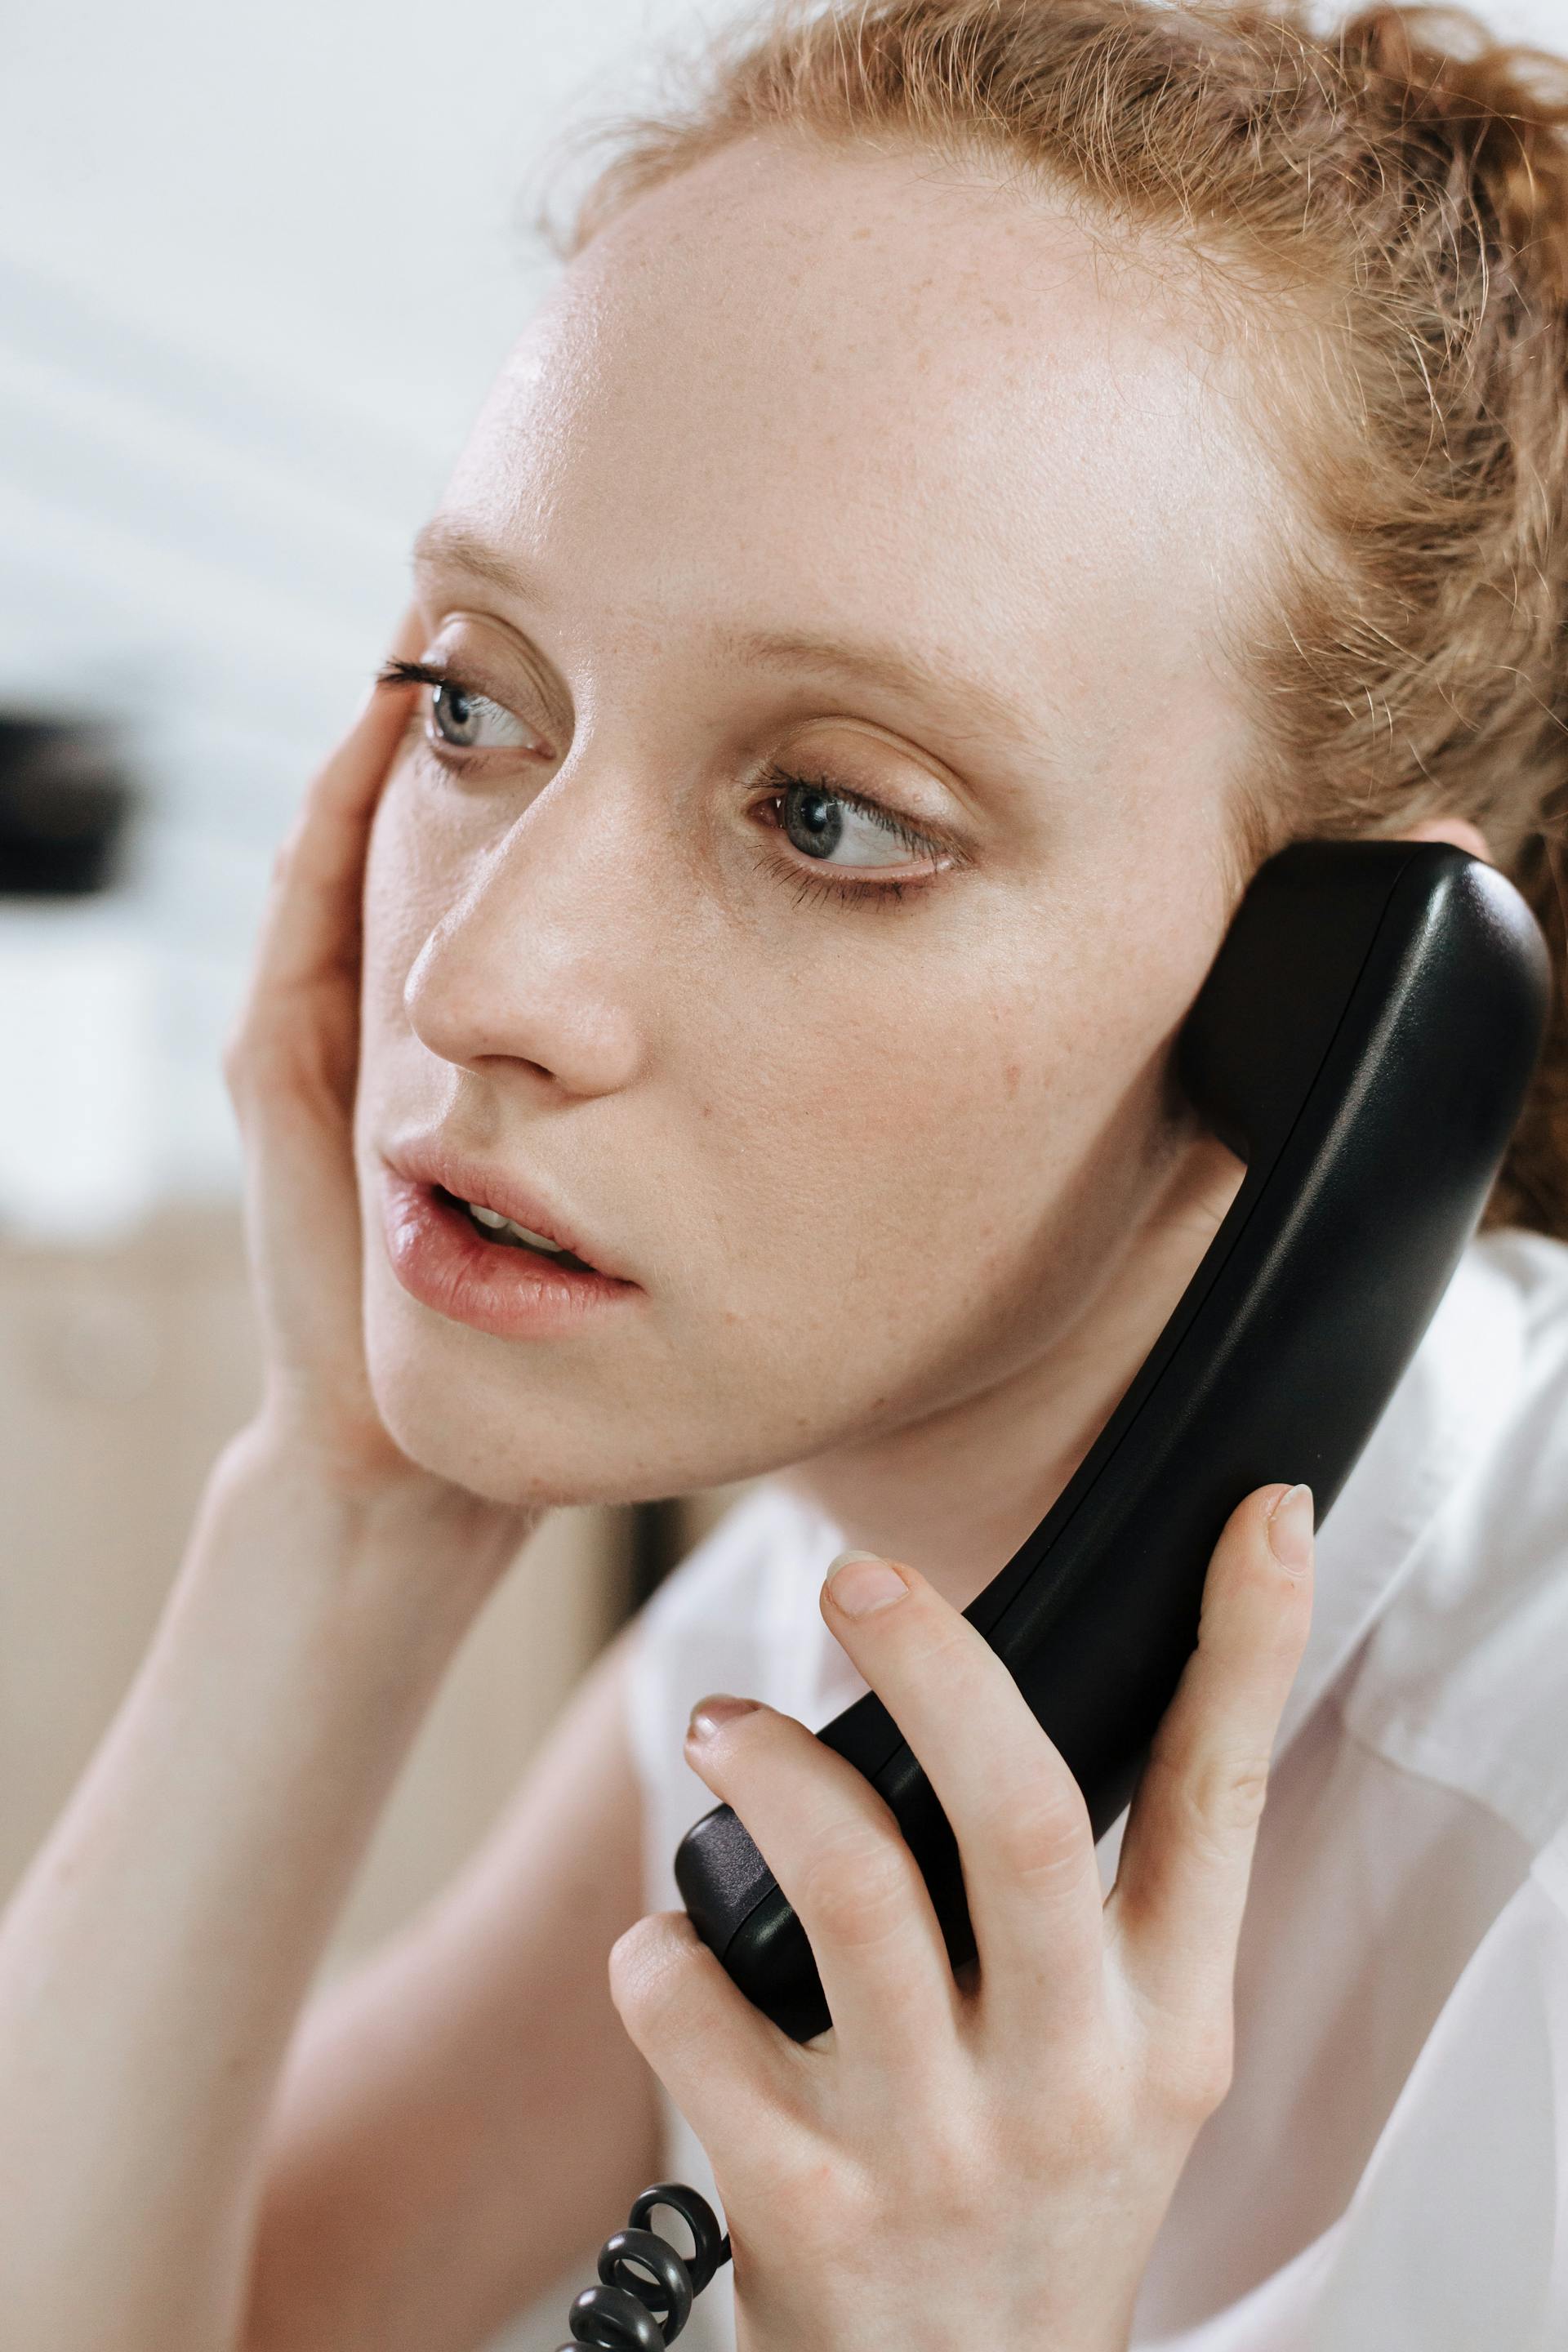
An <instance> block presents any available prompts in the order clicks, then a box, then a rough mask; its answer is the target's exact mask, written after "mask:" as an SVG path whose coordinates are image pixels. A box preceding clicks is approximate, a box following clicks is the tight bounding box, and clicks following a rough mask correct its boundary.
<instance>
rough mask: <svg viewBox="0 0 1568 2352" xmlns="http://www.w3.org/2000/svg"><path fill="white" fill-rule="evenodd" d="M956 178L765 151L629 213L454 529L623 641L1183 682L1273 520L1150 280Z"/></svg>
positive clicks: (462, 499)
mask: <svg viewBox="0 0 1568 2352" xmlns="http://www.w3.org/2000/svg"><path fill="white" fill-rule="evenodd" d="M1168 280H1169V285H1170V299H1163V296H1162V292H1161V289H1162V284H1163V282H1164V281H1163V280H1162V278H1161V274H1160V271H1159V268H1158V265H1157V263H1156V265H1155V266H1154V268H1152V269H1151V268H1148V267H1144V266H1135V267H1133V268H1131V269H1130V268H1129V266H1128V263H1127V261H1126V260H1125V258H1124V257H1122V255H1121V253H1119V252H1118V251H1117V250H1116V249H1115V248H1113V247H1110V245H1109V244H1108V242H1107V240H1106V238H1105V237H1104V236H1102V235H1100V234H1098V233H1096V232H1094V231H1093V230H1091V229H1090V228H1089V226H1086V225H1085V224H1084V223H1083V222H1081V221H1079V220H1078V219H1075V217H1074V215H1073V213H1072V211H1071V209H1070V207H1069V205H1068V203H1067V202H1066V201H1065V200H1063V201H1055V202H1053V201H1052V200H1051V199H1050V198H1049V197H1048V196H1047V195H1045V194H1041V193H1038V192H1031V193H1030V194H1027V195H1026V194H1021V193H1019V192H1018V191H1017V190H1016V188H1013V187H1010V186H1008V185H1005V184H1003V183H1002V180H1001V175H1000V173H998V174H996V175H995V176H994V177H992V178H987V177H986V176H985V175H984V173H983V172H982V171H981V169H980V168H979V167H978V166H977V167H975V168H973V170H972V169H971V168H969V167H968V166H963V167H961V166H958V165H954V164H950V163H943V162H942V161H940V160H938V159H936V158H934V157H927V156H924V155H917V154H914V153H897V152H879V151H874V150H870V149H868V148H859V147H855V148H847V149H829V148H826V147H824V146H823V145H821V144H820V143H819V142H815V141H785V140H782V139H779V138H776V137H772V136H770V137H766V138H753V139H748V140H745V141H742V142H738V143H737V144H736V145H734V146H732V147H730V148H726V149H724V150H722V151H721V152H719V153H718V154H717V155H714V156H712V157H710V158H709V159H708V160H707V161H706V162H705V163H702V164H701V165H700V166H698V167H697V168H695V169H693V170H691V171H689V172H687V173H682V174H681V175H679V177H677V178H676V179H674V180H672V181H670V182H669V183H668V184H666V185H665V186H663V187H661V188H658V189H656V190H655V191H653V192H652V193H650V194H647V195H645V196H643V197H641V198H639V199H637V201H636V202H635V203H634V204H632V205H630V206H629V207H628V208H627V209H626V212H625V213H623V214H622V215H620V216H619V217H618V218H617V219H616V220H615V221H613V222H612V223H611V224H610V225H609V226H608V227H607V228H605V230H604V231H603V232H601V234H600V235H599V236H597V237H596V238H595V240H594V242H593V243H592V244H591V245H590V246H589V247H587V248H586V249H585V250H584V252H583V253H582V254H581V255H580V256H579V257H578V258H577V259H576V260H575V261H574V263H573V264H572V265H571V267H570V268H568V269H567V270H566V271H565V272H564V273H563V277H562V278H561V280H560V281H559V283H558V284H557V286H556V287H555V288H554V289H553V290H552V294H551V296H550V298H549V299H547V300H546V302H545V303H544V305H543V306H542V309H541V310H540V311H539V312H538V314H537V315H536V316H535V318H534V319H533V320H532V321H531V324H530V326H529V328H528V330H527V331H526V332H525V333H524V334H523V336H522V338H521V341H520V342H519V344H518V346H517V348H516V350H515V351H514V352H513V353H512V354H511V356H510V360H509V362H508V363H507V365H506V367H505V368H504V369H503V371H502V373H501V375H500V378H499V380H498V382H497V384H496V386H495V388H494V391H493V393H492V394H491V396H490V399H489V402H488V404H487V405H486V408H485V410H484V412H483V414H482V415H481V417H480V419H479V425H478V426H477V428H476V430H475V433H474V435H473V437H472V439H471V441H470V443H469V445H468V449H467V450H466V452H465V454H464V457H463V458H462V460H461V462H460V464H459V467H458V472H457V475H456V477H455V478H454V480H453V482H452V485H451V487H450V489H449V491H448V494H447V501H446V504H447V509H448V510H449V511H452V512H455V513H460V514H461V515H463V517H464V518H465V520H468V521H469V522H470V523H471V524H473V525H474V526H476V527H478V528H479V529H481V530H484V531H485V532H486V533H487V534H488V536H489V538H490V539H491V540H492V541H494V542H496V543H497V544H499V545H501V546H503V547H508V548H510V549H511V550H513V551H515V552H516V553H517V554H518V555H519V557H520V558H521V559H523V560H524V561H528V560H530V559H538V560H539V562H540V563H541V565H542V567H544V568H548V567H549V566H550V565H552V564H553V563H555V562H565V561H567V560H568V559H570V560H571V561H573V562H575V563H576V564H578V565H579V566H585V567H594V566H598V567H600V568H601V570H602V569H603V568H604V567H605V566H606V565H613V569H614V576H615V582H616V590H615V593H616V598H617V600H618V601H619V603H620V604H621V606H622V608H623V609H624V611H625V613H626V615H627V617H628V618H629V617H631V616H632V615H633V614H635V613H637V612H641V613H643V614H644V615H645V616H646V617H647V620H648V621H649V622H650V623H654V622H658V623H665V624H668V622H670V621H672V620H674V619H676V618H678V617H679V615H680V614H681V612H682V610H683V609H685V608H687V607H689V609H690V611H691V614H692V617H693V618H694V619H695V618H696V617H697V614H698V612H699V608H700V607H702V606H703V605H705V604H706V605H707V606H708V607H712V606H713V605H714V604H715V603H716V602H721V603H722V604H723V606H724V608H725V610H726V611H727V612H728V613H729V614H731V615H733V616H735V617H742V616H744V617H746V618H749V619H754V620H756V621H757V622H759V623H766V622H768V621H772V622H774V623H777V622H779V621H781V620H783V621H786V622H787V621H791V620H795V621H798V620H800V619H801V618H803V617H804V616H805V614H810V615H811V616H812V618H813V619H814V620H815V621H816V624H817V625H819V626H825V627H827V628H829V629H830V628H831V627H832V626H833V625H835V623H836V621H840V620H841V621H842V622H843V624H844V625H846V626H848V625H851V624H854V625H857V626H862V627H863V625H864V624H865V622H866V620H867V618H868V616H869V615H872V614H874V615H876V616H878V617H879V618H881V619H883V620H884V621H885V620H886V619H887V618H888V617H889V598H896V600H897V602H896V611H897V614H898V615H899V616H900V619H902V620H903V621H904V622H905V624H906V625H907V626H908V627H909V629H910V633H911V635H913V636H916V637H918V636H919V635H920V634H921V631H922V630H923V631H924V632H925V633H927V634H928V635H946V636H952V635H953V634H954V633H957V634H960V635H968V636H969V637H970V638H971V640H972V641H973V639H974V638H975V637H976V636H978V635H986V636H989V637H992V638H993V639H994V643H995V646H996V650H997V654H998V656H999V658H1001V659H1003V660H1005V661H1007V662H1014V661H1016V660H1017V659H1020V658H1025V659H1026V658H1029V657H1031V656H1043V655H1050V654H1052V653H1053V652H1054V653H1055V654H1057V655H1059V654H1061V652H1062V651H1063V650H1064V647H1065V646H1068V645H1069V644H1070V642H1071V641H1073V640H1075V639H1078V638H1084V637H1085V636H1086V635H1089V636H1093V635H1095V634H1096V633H1098V637H1099V640H1100V642H1101V645H1102V649H1103V641H1104V639H1105V636H1106V633H1107V632H1108V631H1109V632H1110V633H1111V637H1112V641H1113V645H1120V646H1122V647H1123V648H1124V649H1131V647H1132V646H1134V645H1136V646H1137V647H1138V649H1139V659H1140V660H1141V661H1142V662H1143V663H1145V664H1146V665H1152V666H1155V667H1158V666H1159V665H1160V664H1161V663H1162V662H1171V663H1182V662H1184V663H1186V664H1188V665H1189V666H1190V664H1191V661H1192V656H1193V648H1194V639H1195V638H1197V637H1198V636H1199V635H1201V634H1202V632H1203V631H1204V629H1205V625H1207V624H1208V623H1209V622H1210V621H1212V620H1213V619H1215V617H1216V616H1217V615H1218V613H1219V611H1220V608H1221V606H1222V604H1223V602H1224V593H1223V589H1222V585H1221V583H1224V582H1225V581H1226V579H1227V577H1228V576H1230V575H1231V574H1233V573H1234V572H1236V571H1237V566H1238V564H1239V562H1241V561H1242V560H1243V559H1244V558H1245V556H1246V555H1247V552H1248V551H1249V550H1250V546H1251V543H1252V541H1253V540H1254V539H1255V537H1256V536H1257V535H1258V530H1259V528H1260V525H1261V522H1262V519H1263V518H1264V517H1265V516H1266V515H1267V514H1268V508H1269V497H1270V493H1269V492H1268V489H1267V488H1265V486H1264V485H1263V483H1262V480H1261V476H1262V472H1263V468H1262V467H1261V465H1260V463H1259V461H1258V451H1257V449H1256V447H1255V445H1254V444H1253V441H1252V438H1251V436H1250V435H1249V434H1248V433H1247V431H1246V430H1245V429H1244V426H1243V425H1242V423H1241V419H1240V415H1239V413H1238V399H1237V394H1238V386H1237V381H1236V363H1235V362H1233V361H1232V360H1231V358H1230V356H1229V355H1228V354H1227V352H1226V351H1225V349H1224V348H1223V346H1219V345H1216V343H1215V338H1214V336H1213V334H1212V332H1211V331H1210V322H1209V319H1208V315H1207V314H1206V312H1205V309H1204V307H1203V306H1202V305H1201V304H1200V303H1199V302H1197V301H1196V300H1195V299H1194V298H1192V297H1191V296H1185V297H1184V295H1183V293H1182V291H1181V289H1180V287H1179V285H1178V284H1177V282H1176V278H1175V272H1174V264H1173V266H1172V269H1171V271H1170V272H1169V273H1168Z"/></svg>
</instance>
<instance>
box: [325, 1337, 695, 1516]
mask: <svg viewBox="0 0 1568 2352" xmlns="http://www.w3.org/2000/svg"><path fill="white" fill-rule="evenodd" d="M370 1385H371V1393H372V1395H373V1396H374V1399H375V1406H376V1411H377V1412H378V1413H379V1414H380V1416H381V1419H382V1423H383V1424H384V1427H385V1429H386V1431H387V1433H388V1434H389V1435H390V1437H391V1438H392V1441H393V1443H394V1444H395V1446H396V1447H397V1449H398V1451H399V1452H400V1453H402V1454H406V1455H407V1457H408V1459H409V1461H411V1462H414V1463H416V1464H417V1465H418V1466H419V1468H420V1469H422V1470H427V1471H429V1472H430V1473H431V1475H433V1476H435V1477H437V1478H444V1479H446V1480H447V1483H448V1484H449V1485H451V1486H462V1487H464V1488H466V1489H467V1491H468V1493H469V1494H471V1495H479V1496H483V1497H484V1499H485V1500H486V1501H487V1502H491V1503H508V1504H513V1505H517V1506H527V1507H534V1508H549V1509H557V1508H562V1507H568V1506H571V1505H574V1504H585V1503H626V1502H637V1501H643V1500H647V1499H649V1496H647V1495H645V1494H644V1493H642V1492H640V1491H637V1492H633V1491H630V1490H629V1489H628V1486H627V1481H626V1478H625V1477H624V1476H622V1475H617V1465H616V1461H615V1458H614V1457H615V1449H614V1447H613V1446H608V1445H606V1444H605V1432H604V1430H603V1429H602V1428H594V1427H589V1428H587V1429H585V1430H582V1431H580V1432H574V1429H573V1428H572V1426H571V1425H570V1423H567V1424H566V1425H563V1419H562V1416H561V1415H559V1414H558V1413H555V1412H552V1411H551V1410H550V1408H549V1405H548V1402H542V1403H541V1404H540V1405H538V1406H537V1407H534V1408H533V1409H528V1408H525V1407H515V1408H513V1409H511V1410H510V1411H509V1410H508V1409H507V1407H506V1406H505V1404H504V1403H503V1402H502V1400H501V1399H500V1398H499V1397H498V1396H497V1395H496V1393H495V1391H494V1389H493V1387H491V1388H490V1389H489V1390H488V1391H487V1390H486V1388H485V1386H484V1385H483V1384H482V1383H480V1382H478V1381H451V1380H450V1379H447V1378H444V1377H441V1375H440V1370H439V1368H437V1367H434V1366H432V1365H431V1364H430V1363H428V1362H421V1361H419V1360H417V1358H416V1357H415V1358H411V1357H410V1355H409V1353H408V1352H407V1351H406V1350H404V1349H399V1350H396V1351H395V1352H393V1351H384V1352H382V1353H381V1354H379V1355H375V1354H373V1356H372V1359H371V1364H370ZM643 1450H644V1451H645V1452H646V1449H643ZM632 1485H633V1486H635V1485H636V1481H635V1480H633V1481H632ZM666 1491H668V1490H666Z"/></svg>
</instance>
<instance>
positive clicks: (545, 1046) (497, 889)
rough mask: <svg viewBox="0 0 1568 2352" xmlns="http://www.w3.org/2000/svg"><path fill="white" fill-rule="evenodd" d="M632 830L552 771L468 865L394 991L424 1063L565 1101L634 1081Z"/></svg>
mask: <svg viewBox="0 0 1568 2352" xmlns="http://www.w3.org/2000/svg"><path fill="white" fill-rule="evenodd" d="M590 806H591V808H592V812H593V814H592V818H591V820H590V819H589V818H587V817H586V816H585V815H584V810H585V809H587V808H588V807H590ZM631 832H632V826H631V822H630V814H629V811H628V810H627V808H626V802H625V797H624V796H621V797H620V798H617V797H616V796H615V795H614V794H612V793H609V792H606V791H605V790H603V789H602V788H601V787H600V785H599V784H598V782H596V781H595V782H593V783H592V785H590V781H589V779H588V778H587V777H585V776H584V773H583V772H582V771H581V770H579V771H578V772H577V773H576V774H575V775H574V776H569V775H568V772H567V770H566V769H564V768H563V769H561V770H560V771H558V772H557V773H556V775H555V776H554V777H553V778H552V781H551V782H550V784H549V786H548V787H547V788H546V790H545V791H544V792H542V793H541V794H540V795H539V797H538V798H537V799H536V800H535V801H533V802H532V803H531V805H530V807H529V808H528V809H527V810H526V811H525V813H524V814H522V815H521V816H520V817H518V818H517V819H516V821H515V822H514V823H513V824H511V825H510V828H509V829H508V831H507V832H506V834H505V835H503V836H502V837H501V838H500V840H498V841H494V842H492V843H491V845H489V848H488V849H487V850H486V851H485V852H484V853H483V854H482V855H481V856H479V857H477V858H476V859H475V860H474V861H473V862H472V863H471V864H470V865H469V866H468V867H467V869H466V871H465V873H464V876H463V882H462V887H461V891H460V895H459V896H458V898H456V899H455V901H454V902H453V904H452V905H450V906H449V907H448V908H447V910H446V912H445V913H444V914H443V915H442V916H441V917H440V919H439V920H438V921H437V924H436V926H435V928H434V929H433V930H431V932H430V933H429V935H428V937H427V938H426V940H425V943H424V945H423V947H422V948H421V949H420V950H419V952H418V954H417V955H416V957H415V959H414V961H413V964H412V965H411V966H410V968H409V972H408V977H407V980H406V981H405V983H404V991H403V1001H404V1007H405V1012H406V1014H407V1017H408V1021H409V1024H410V1025H411V1027H412V1028H413V1030H414V1033H415V1034H416V1036H417V1037H418V1038H419V1040H420V1042H421V1043H422V1044H423V1045H426V1047H427V1048H428V1050H429V1051H430V1052H431V1053H432V1054H436V1055H439V1056H440V1058H441V1059H442V1060H443V1061H445V1062H450V1063H453V1064H455V1065H457V1066H459V1067H462V1068H467V1069H475V1070H484V1071H487V1072H493V1070H494V1068H495V1066H497V1065H499V1064H501V1063H510V1064H514V1065H516V1066H518V1067H519V1069H527V1070H528V1071H530V1072H531V1073H532V1074H533V1075H534V1076H536V1077H543V1078H549V1079H551V1080H552V1081H553V1082H554V1084H555V1085H556V1086H558V1087H561V1088H562V1089H563V1091H564V1092H566V1093H567V1094H571V1095H598V1094H609V1093H613V1092H615V1091H616V1089H618V1088H620V1087H625V1086H626V1085H628V1084H629V1083H630V1082H631V1080H632V1078H633V1077H634V1076H635V1075H636V1072H637V1066H638V1064H639V1060H640V1055H641V1045H640V1039H641V1037H642V1034H644V1033H643V1021H644V1018H645V1016H646V1008H647V982H648V979H649V977H650V969H649V964H648V960H647V956H646V955H645V953H644V951H643V943H644V941H645V940H646V937H647V919H648V911H647V858H648V851H647V845H646V844H642V845H638V844H637V843H635V842H634V841H633V840H632V839H631V838H630V835H631ZM639 901H640V904H639Z"/></svg>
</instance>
